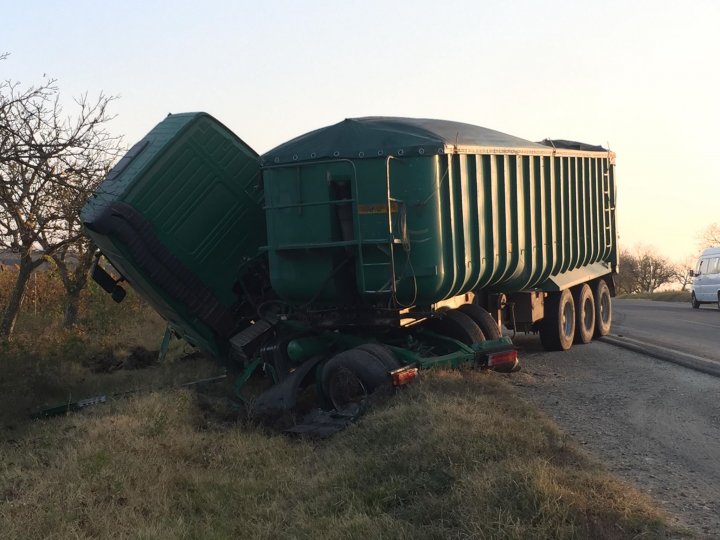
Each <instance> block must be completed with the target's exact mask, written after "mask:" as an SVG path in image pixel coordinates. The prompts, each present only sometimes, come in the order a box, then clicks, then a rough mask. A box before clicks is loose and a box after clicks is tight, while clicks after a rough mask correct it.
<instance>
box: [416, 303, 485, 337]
mask: <svg viewBox="0 0 720 540" xmlns="http://www.w3.org/2000/svg"><path fill="white" fill-rule="evenodd" d="M423 324H424V326H425V327H426V328H427V329H428V330H431V331H432V332H435V333H436V334H440V335H443V336H446V337H449V338H451V339H454V340H457V341H459V342H460V343H464V344H465V345H472V344H473V343H480V342H481V341H485V335H484V334H483V332H482V330H480V327H479V326H478V325H477V324H476V323H475V321H473V320H472V319H471V318H470V316H468V315H466V314H465V313H463V312H461V311H458V310H456V309H449V310H447V311H444V312H441V313H440V314H439V315H438V316H437V317H436V318H433V319H428V320H427V321H425V323H423Z"/></svg>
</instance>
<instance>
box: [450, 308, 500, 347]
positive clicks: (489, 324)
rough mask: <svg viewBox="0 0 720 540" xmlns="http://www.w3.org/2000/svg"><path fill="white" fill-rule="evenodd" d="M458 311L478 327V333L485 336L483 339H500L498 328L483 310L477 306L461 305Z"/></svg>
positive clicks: (490, 316)
mask: <svg viewBox="0 0 720 540" xmlns="http://www.w3.org/2000/svg"><path fill="white" fill-rule="evenodd" d="M457 309H458V311H460V312H461V313H464V314H465V315H467V316H468V317H470V318H471V319H472V320H473V321H474V322H475V324H477V325H478V326H479V327H480V331H481V332H482V333H483V336H485V339H490V340H492V339H500V337H502V336H501V335H500V329H499V328H498V324H497V322H495V319H493V317H492V315H490V314H489V313H488V312H487V311H485V309H483V308H481V307H480V306H478V305H477V304H463V305H462V306H460V307H459V308H457Z"/></svg>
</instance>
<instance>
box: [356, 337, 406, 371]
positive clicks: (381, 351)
mask: <svg viewBox="0 0 720 540" xmlns="http://www.w3.org/2000/svg"><path fill="white" fill-rule="evenodd" d="M355 350H356V351H367V352H369V353H370V354H372V355H373V356H375V357H376V358H377V359H378V360H380V361H381V362H382V363H383V365H384V366H385V369H387V370H388V371H394V370H396V369H398V368H399V367H400V362H398V359H397V358H396V357H395V353H393V352H392V351H391V350H390V349H388V348H387V347H386V346H385V345H380V344H379V343H366V344H365V345H360V346H359V347H355Z"/></svg>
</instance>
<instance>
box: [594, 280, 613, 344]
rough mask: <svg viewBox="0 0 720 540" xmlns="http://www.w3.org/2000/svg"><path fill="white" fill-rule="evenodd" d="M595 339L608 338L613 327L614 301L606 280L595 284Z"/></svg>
mask: <svg viewBox="0 0 720 540" xmlns="http://www.w3.org/2000/svg"><path fill="white" fill-rule="evenodd" d="M593 292H594V293H595V294H594V296H595V337H601V336H607V335H608V334H609V333H610V325H612V300H611V299H610V289H609V288H608V285H607V282H606V281H605V280H604V279H599V280H598V282H597V283H596V284H595V290H594V291H593Z"/></svg>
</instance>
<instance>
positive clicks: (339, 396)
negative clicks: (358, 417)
mask: <svg viewBox="0 0 720 540" xmlns="http://www.w3.org/2000/svg"><path fill="white" fill-rule="evenodd" d="M321 385H322V390H323V393H324V394H325V397H326V398H327V400H328V402H329V404H330V405H331V406H332V407H334V408H335V409H336V410H338V411H343V412H348V413H351V414H356V413H357V412H358V411H359V410H360V409H361V408H362V407H363V405H364V404H365V403H366V402H367V400H368V398H369V397H370V396H371V395H373V394H379V393H388V394H389V393H391V392H392V389H393V384H392V377H391V376H390V373H389V370H388V369H387V368H386V367H385V364H384V363H383V362H382V361H381V360H380V359H379V358H378V357H377V356H375V354H373V353H372V352H370V351H368V350H363V349H361V348H356V349H350V350H347V351H344V352H341V353H340V354H337V355H335V356H333V357H332V358H331V359H330V360H328V361H327V363H326V364H325V365H324V366H323V369H322V374H321Z"/></svg>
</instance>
